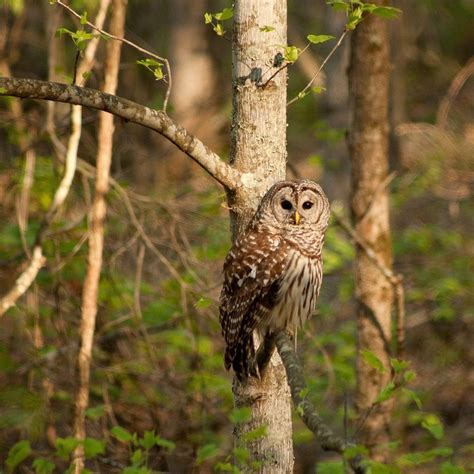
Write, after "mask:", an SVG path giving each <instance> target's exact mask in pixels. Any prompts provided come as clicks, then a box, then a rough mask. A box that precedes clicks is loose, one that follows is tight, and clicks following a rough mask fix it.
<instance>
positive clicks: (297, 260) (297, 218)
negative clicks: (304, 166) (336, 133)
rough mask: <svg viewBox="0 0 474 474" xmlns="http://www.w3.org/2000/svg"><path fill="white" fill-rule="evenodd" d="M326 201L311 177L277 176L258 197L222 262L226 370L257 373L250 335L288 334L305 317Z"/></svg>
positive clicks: (312, 296) (315, 279)
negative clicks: (273, 183)
mask: <svg viewBox="0 0 474 474" xmlns="http://www.w3.org/2000/svg"><path fill="white" fill-rule="evenodd" d="M328 220H329V202H328V200H327V198H326V196H325V194H324V192H323V190H322V189H321V187H320V186H319V185H318V184H316V183H315V182H313V181H309V180H301V181H280V182H278V183H276V184H275V185H273V186H272V187H271V188H270V189H269V190H268V191H267V193H266V194H265V196H264V197H263V198H262V200H261V202H260V205H259V207H258V209H257V212H256V213H255V215H254V217H253V218H252V220H251V221H250V224H249V225H248V227H247V229H246V231H245V232H244V233H243V234H242V235H241V236H240V237H238V238H237V240H236V241H235V243H234V245H233V247H232V248H231V250H230V251H229V253H228V255H227V257H226V259H225V262H224V284H223V287H222V291H221V296H220V323H221V327H222V334H223V336H224V339H225V342H226V345H227V347H226V351H225V356H224V361H225V367H226V369H227V370H228V369H230V367H231V366H232V367H233V369H234V372H235V374H236V375H237V377H238V378H239V379H242V378H244V377H248V376H250V375H253V376H257V375H258V368H257V366H256V362H255V349H254V342H253V332H254V330H256V331H258V333H259V334H260V336H261V337H264V336H265V335H267V334H272V333H274V332H276V331H279V330H282V329H284V330H289V331H293V330H294V329H296V328H297V327H298V326H301V325H302V324H303V323H304V322H305V321H306V319H308V318H309V316H310V315H311V313H312V311H313V309H314V305H315V303H316V299H317V297H318V295H319V289H320V287H321V280H322V263H321V250H322V247H323V241H324V233H325V231H326V228H327V225H328Z"/></svg>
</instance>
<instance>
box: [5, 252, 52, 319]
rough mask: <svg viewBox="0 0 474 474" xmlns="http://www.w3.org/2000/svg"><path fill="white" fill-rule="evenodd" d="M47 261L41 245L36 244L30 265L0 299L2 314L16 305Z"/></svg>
mask: <svg viewBox="0 0 474 474" xmlns="http://www.w3.org/2000/svg"><path fill="white" fill-rule="evenodd" d="M45 262H46V259H45V258H44V256H43V250H42V248H41V246H39V245H36V246H35V248H34V249H33V256H32V258H31V261H30V263H29V265H28V266H27V267H26V269H25V270H24V271H23V272H22V273H21V275H20V276H19V277H18V278H17V280H16V281H15V284H14V285H13V288H12V289H11V290H10V291H9V292H8V293H7V294H6V295H5V296H3V297H2V298H1V299H0V316H3V315H4V314H5V312H6V311H7V310H9V309H10V308H11V307H12V306H14V304H15V303H16V301H17V300H18V298H20V296H22V295H23V294H24V293H25V291H26V290H27V289H28V288H29V287H30V285H31V284H32V283H33V281H34V279H35V278H36V275H37V274H38V272H39V271H40V269H41V267H42V266H43V265H44V264H45Z"/></svg>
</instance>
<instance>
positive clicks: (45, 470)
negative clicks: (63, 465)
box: [33, 458, 56, 474]
mask: <svg viewBox="0 0 474 474" xmlns="http://www.w3.org/2000/svg"><path fill="white" fill-rule="evenodd" d="M55 467H56V466H55V465H54V462H53V461H51V460H49V459H44V458H36V459H35V460H34V461H33V468H34V470H35V473H36V474H52V473H53V472H54V469H55Z"/></svg>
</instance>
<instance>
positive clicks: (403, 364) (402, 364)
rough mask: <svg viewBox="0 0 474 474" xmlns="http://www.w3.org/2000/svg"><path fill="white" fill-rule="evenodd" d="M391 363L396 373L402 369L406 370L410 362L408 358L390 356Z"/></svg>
mask: <svg viewBox="0 0 474 474" xmlns="http://www.w3.org/2000/svg"><path fill="white" fill-rule="evenodd" d="M390 365H391V366H392V367H393V370H394V372H395V373H396V374H398V373H400V372H401V371H402V370H405V369H406V368H407V367H408V366H409V365H410V363H409V362H408V361H406V360H401V359H395V358H393V357H392V358H390Z"/></svg>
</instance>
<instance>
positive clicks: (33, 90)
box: [0, 77, 244, 190]
mask: <svg viewBox="0 0 474 474" xmlns="http://www.w3.org/2000/svg"><path fill="white" fill-rule="evenodd" d="M2 95H9V96H14V97H21V98H29V99H43V100H52V101H55V102H66V103H69V104H76V105H82V106H83V107H90V108H93V109H97V110H103V111H105V112H109V113H111V114H113V115H115V116H117V117H120V118H123V119H125V120H128V121H130V122H133V123H136V124H138V125H143V126H144V127H147V128H150V129H151V130H154V131H156V132H158V133H160V134H161V135H163V136H164V137H166V138H167V139H168V140H169V141H171V142H172V143H173V144H174V145H176V146H177V147H178V148H179V149H180V150H182V151H183V152H184V153H186V154H187V155H188V156H189V157H190V158H192V159H193V160H194V161H195V162H196V163H198V164H199V165H200V166H201V167H203V168H204V169H205V170H206V171H207V172H208V173H209V174H210V175H211V176H212V177H213V178H215V179H216V180H217V181H218V182H219V183H220V184H222V185H223V186H224V187H226V188H227V189H229V190H236V189H237V188H239V187H241V186H244V183H243V180H242V178H243V176H242V174H241V173H240V172H239V171H237V170H236V169H234V168H232V167H231V166H230V165H229V164H227V163H226V162H224V161H223V160H221V158H220V157H219V156H218V155H217V154H215V153H214V152H212V151H211V150H210V149H209V148H207V147H206V146H205V145H204V144H203V143H202V142H201V141H200V140H199V139H197V138H196V137H194V136H193V135H191V134H190V133H189V132H188V131H187V130H186V129H185V128H184V127H181V126H180V125H178V124H176V123H175V122H174V121H173V120H172V119H171V118H170V117H169V116H168V115H166V113H164V112H163V111H158V110H153V109H150V108H149V107H145V106H143V105H140V104H137V103H135V102H132V101H130V100H127V99H124V98H122V97H118V96H115V95H111V94H106V93H104V92H100V91H98V90H95V89H87V88H82V87H78V86H68V85H66V84H60V83H57V82H46V81H38V80H35V79H14V78H6V77H0V96H2Z"/></svg>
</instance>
